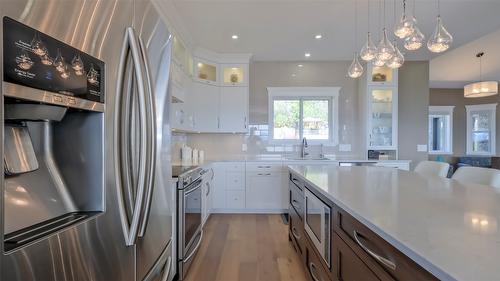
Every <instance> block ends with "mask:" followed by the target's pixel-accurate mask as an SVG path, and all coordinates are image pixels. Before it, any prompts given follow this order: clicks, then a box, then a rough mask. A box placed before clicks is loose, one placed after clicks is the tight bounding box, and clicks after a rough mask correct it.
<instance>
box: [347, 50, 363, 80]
mask: <svg viewBox="0 0 500 281" xmlns="http://www.w3.org/2000/svg"><path fill="white" fill-rule="evenodd" d="M347 74H348V75H349V77H351V78H359V77H361V75H363V66H362V65H361V63H359V60H358V53H354V59H353V60H352V63H351V66H350V67H349V71H347Z"/></svg>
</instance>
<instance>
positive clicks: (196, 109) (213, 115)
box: [190, 83, 219, 132]
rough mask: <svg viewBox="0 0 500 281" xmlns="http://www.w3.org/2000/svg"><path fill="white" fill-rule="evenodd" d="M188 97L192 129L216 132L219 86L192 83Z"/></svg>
mask: <svg viewBox="0 0 500 281" xmlns="http://www.w3.org/2000/svg"><path fill="white" fill-rule="evenodd" d="M191 96H192V99H190V100H191V101H192V102H190V103H191V110H192V112H193V116H194V128H193V130H194V131H198V132H218V130H219V87H217V86H214V85H211V84H202V83H194V85H193V92H192V93H191Z"/></svg>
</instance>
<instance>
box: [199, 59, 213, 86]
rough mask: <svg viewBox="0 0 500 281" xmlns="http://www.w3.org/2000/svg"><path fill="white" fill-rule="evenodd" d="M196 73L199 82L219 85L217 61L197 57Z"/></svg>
mask: <svg viewBox="0 0 500 281" xmlns="http://www.w3.org/2000/svg"><path fill="white" fill-rule="evenodd" d="M194 64H195V65H194V74H195V79H196V80H197V81H198V82H202V83H207V84H211V85H217V81H218V79H217V78H218V73H219V72H218V69H219V68H218V66H217V63H214V62H210V61H207V60H203V59H200V58H195V60H194Z"/></svg>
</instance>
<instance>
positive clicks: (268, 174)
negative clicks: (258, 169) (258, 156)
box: [257, 173, 271, 176]
mask: <svg viewBox="0 0 500 281" xmlns="http://www.w3.org/2000/svg"><path fill="white" fill-rule="evenodd" d="M270 175H271V173H266V174H261V173H258V174H257V176H270Z"/></svg>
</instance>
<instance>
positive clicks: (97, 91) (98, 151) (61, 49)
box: [2, 18, 105, 252]
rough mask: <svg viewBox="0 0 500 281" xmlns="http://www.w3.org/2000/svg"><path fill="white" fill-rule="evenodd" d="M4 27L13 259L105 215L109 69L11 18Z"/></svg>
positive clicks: (8, 245)
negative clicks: (51, 237)
mask: <svg viewBox="0 0 500 281" xmlns="http://www.w3.org/2000/svg"><path fill="white" fill-rule="evenodd" d="M3 25H4V28H3V30H4V42H3V51H4V56H3V57H4V61H3V72H4V73H3V83H2V93H3V98H4V100H3V112H4V120H3V128H4V140H3V141H4V143H3V145H4V196H3V198H4V213H3V215H4V234H5V235H4V248H5V251H7V252H8V251H14V250H16V249H18V248H20V247H22V246H23V245H26V244H28V243H32V242H34V241H37V240H39V239H43V238H44V237H46V236H47V235H50V234H53V233H55V232H58V231H61V230H63V229H66V228H67V227H71V226H72V225H75V224H76V223H78V222H82V221H84V220H87V219H89V218H92V217H93V216H95V215H98V214H99V213H101V212H104V210H105V206H104V202H105V200H104V151H103V150H104V79H103V76H104V63H103V62H102V61H100V60H98V59H96V58H94V57H92V56H90V55H88V54H85V53H83V52H81V51H79V50H77V49H75V48H72V47H71V46H68V45H66V44H65V43H63V42H60V41H58V40H56V39H54V38H52V37H50V36H47V35H45V34H43V33H41V32H39V31H36V30H34V29H31V28H29V27H27V26H25V25H23V24H21V23H18V22H16V21H14V20H12V19H9V18H4V19H3ZM47 59H49V60H50V63H47ZM61 60H62V61H63V63H64V65H63V67H62V68H58V67H57V66H58V65H57V63H58V61H61ZM61 69H62V70H63V71H61Z"/></svg>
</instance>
